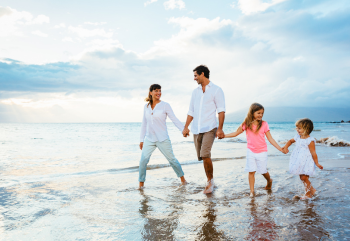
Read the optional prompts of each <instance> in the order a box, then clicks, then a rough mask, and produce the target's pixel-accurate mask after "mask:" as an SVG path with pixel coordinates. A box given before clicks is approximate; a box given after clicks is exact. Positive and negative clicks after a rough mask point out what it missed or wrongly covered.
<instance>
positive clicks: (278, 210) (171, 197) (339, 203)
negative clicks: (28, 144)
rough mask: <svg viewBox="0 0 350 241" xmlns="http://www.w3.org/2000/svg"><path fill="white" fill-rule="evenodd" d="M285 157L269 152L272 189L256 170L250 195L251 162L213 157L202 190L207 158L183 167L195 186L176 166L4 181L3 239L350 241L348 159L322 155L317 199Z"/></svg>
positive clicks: (1, 219)
mask: <svg viewBox="0 0 350 241" xmlns="http://www.w3.org/2000/svg"><path fill="white" fill-rule="evenodd" d="M288 158H289V157H288V156H276V157H269V164H268V168H269V172H270V174H271V177H272V178H273V180H274V182H273V187H272V190H271V191H266V190H264V187H265V185H266V181H265V180H264V178H263V177H262V176H261V175H257V177H256V185H255V187H256V196H255V197H254V198H250V197H249V186H248V179H247V174H246V173H245V172H244V171H243V169H244V165H245V159H235V160H232V159H224V160H221V161H215V162H214V177H215V184H216V188H215V190H214V192H213V194H210V195H205V194H203V193H202V191H203V188H204V185H205V177H204V171H203V165H202V163H201V162H198V164H191V165H184V166H183V169H184V171H185V176H186V179H187V180H188V182H189V183H188V185H186V186H179V183H180V182H179V180H178V178H176V176H175V174H174V172H173V170H172V169H171V168H168V167H166V168H158V169H157V168H156V169H152V170H148V171H147V180H146V183H145V186H146V188H145V189H144V190H142V191H139V190H137V189H136V188H137V185H138V183H137V177H138V173H137V172H136V171H130V172H123V173H120V172H119V173H116V172H113V171H106V172H105V173H101V172H98V173H96V174H93V175H92V174H77V175H74V176H71V175H70V176H69V177H68V178H66V177H65V176H60V177H57V178H50V179H48V180H43V179H40V181H35V180H31V181H28V182H23V183H21V184H18V185H11V186H9V187H1V190H0V192H1V193H2V197H3V198H2V199H1V207H2V209H3V210H2V217H0V224H1V227H2V230H0V232H2V235H1V236H2V238H3V240H287V239H288V240H347V239H348V237H350V224H349V222H348V220H350V206H349V205H348V204H349V199H350V190H349V188H348V186H349V171H350V169H349V166H348V163H347V166H343V167H339V166H341V165H343V164H344V163H346V161H349V160H347V159H343V160H340V161H334V160H328V161H322V162H321V164H322V165H324V168H325V170H323V171H320V172H319V173H318V175H317V176H316V177H313V178H311V182H312V184H313V185H314V187H315V188H316V189H317V194H316V196H315V198H313V199H312V200H307V201H299V200H296V199H293V197H294V196H295V195H296V194H299V195H300V194H302V193H303V187H302V185H301V182H300V181H299V178H298V177H297V176H292V175H290V174H288V172H287V171H288V160H289V159H288ZM1 222H2V223H1Z"/></svg>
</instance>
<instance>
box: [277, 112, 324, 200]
mask: <svg viewBox="0 0 350 241" xmlns="http://www.w3.org/2000/svg"><path fill="white" fill-rule="evenodd" d="M295 126H296V130H297V132H298V134H297V135H295V136H294V138H293V139H290V140H289V141H288V142H287V143H286V145H285V146H284V147H283V149H284V150H285V152H288V147H289V146H290V145H292V144H293V143H294V142H296V147H295V149H294V150H293V153H292V155H291V156H290V162H289V172H290V173H291V174H295V175H299V176H300V180H301V181H302V182H303V183H304V186H305V195H304V196H302V197H301V198H300V199H302V200H304V199H308V198H311V197H312V196H313V195H314V194H315V192H316V189H315V188H313V186H311V182H310V181H309V177H310V176H314V175H315V172H316V171H315V166H317V167H318V168H320V169H323V166H321V165H320V164H319V163H318V157H317V154H316V150H315V142H316V140H315V138H313V137H311V136H310V133H311V132H312V130H313V129H314V125H313V123H312V121H311V120H310V119H307V118H305V119H301V120H298V121H297V122H296V123H295Z"/></svg>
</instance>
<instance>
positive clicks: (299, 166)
mask: <svg viewBox="0 0 350 241" xmlns="http://www.w3.org/2000/svg"><path fill="white" fill-rule="evenodd" d="M294 140H295V144H296V146H295V148H294V150H293V152H292V155H291V156H290V161H289V173H291V174H295V175H301V174H304V175H309V176H314V175H315V174H316V165H315V162H314V160H313V159H312V156H311V153H310V150H309V145H310V143H311V142H312V141H314V142H315V143H316V140H315V138H313V137H311V136H310V137H308V138H306V139H300V135H295V137H294Z"/></svg>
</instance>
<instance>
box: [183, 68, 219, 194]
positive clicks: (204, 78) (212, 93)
mask: <svg viewBox="0 0 350 241" xmlns="http://www.w3.org/2000/svg"><path fill="white" fill-rule="evenodd" d="M193 73H194V80H195V81H197V83H198V87H197V88H196V89H194V90H193V92H192V97H191V103H190V108H189V111H188V114H187V120H186V125H185V128H184V130H183V132H182V134H183V136H184V137H187V136H188V135H189V132H190V131H189V129H188V126H189V125H190V123H191V122H192V120H193V123H192V127H191V130H192V132H193V137H194V144H195V147H196V151H197V157H198V160H199V161H200V160H203V165H204V170H205V173H206V175H207V178H208V182H207V185H206V187H205V189H204V191H203V192H204V193H211V192H212V191H213V189H214V180H213V163H212V161H211V148H212V146H213V143H214V140H215V137H218V138H219V139H222V138H224V137H225V134H224V132H223V130H222V127H223V125H224V120H225V96H224V92H223V91H222V89H221V88H220V87H219V86H217V85H215V84H213V83H212V82H211V81H210V80H209V73H210V71H209V69H208V67H207V66H205V65H200V66H198V67H196V68H195V69H194V70H193ZM216 112H218V115H219V126H218V125H217V121H216Z"/></svg>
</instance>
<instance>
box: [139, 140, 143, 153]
mask: <svg viewBox="0 0 350 241" xmlns="http://www.w3.org/2000/svg"><path fill="white" fill-rule="evenodd" d="M142 148H143V142H140V150H141V151H142Z"/></svg>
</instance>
